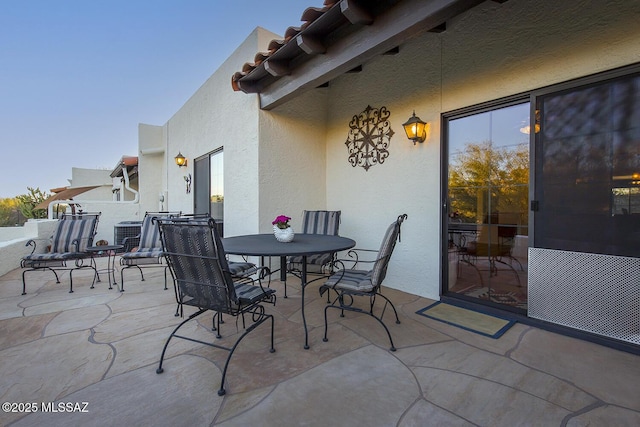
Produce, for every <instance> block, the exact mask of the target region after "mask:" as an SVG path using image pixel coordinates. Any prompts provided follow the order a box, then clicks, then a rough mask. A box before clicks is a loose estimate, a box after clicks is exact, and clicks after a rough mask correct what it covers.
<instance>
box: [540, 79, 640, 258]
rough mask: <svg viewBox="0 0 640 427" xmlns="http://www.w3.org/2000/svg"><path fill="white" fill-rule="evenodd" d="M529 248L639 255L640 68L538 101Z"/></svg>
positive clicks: (550, 94) (549, 95) (553, 93)
mask: <svg viewBox="0 0 640 427" xmlns="http://www.w3.org/2000/svg"><path fill="white" fill-rule="evenodd" d="M536 108H537V110H539V112H540V127H541V129H540V132H538V133H537V134H536V151H535V153H536V187H535V188H536V191H535V197H534V199H535V202H536V203H537V206H538V211H537V212H536V214H535V223H534V225H535V242H536V247H540V248H549V249H560V250H567V251H575V252H589V253H598V254H606V255H620V256H632V257H638V256H640V73H637V72H636V73H635V74H631V75H626V76H622V77H618V78H615V79H609V80H605V81H600V82H597V83H593V84H589V85H583V86H578V87H572V88H569V89H565V90H563V91H558V90H556V91H555V92H552V93H548V94H542V95H540V96H538V98H537V104H536Z"/></svg>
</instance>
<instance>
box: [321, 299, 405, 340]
mask: <svg viewBox="0 0 640 427" xmlns="http://www.w3.org/2000/svg"><path fill="white" fill-rule="evenodd" d="M379 295H380V296H381V297H382V298H384V299H385V300H386V301H388V302H389V304H391V307H392V308H393V311H394V312H395V313H396V323H400V320H399V319H398V313H397V312H396V309H395V307H394V306H393V304H392V303H391V301H389V299H388V298H387V297H385V296H384V295H381V294H379ZM349 296H351V295H349ZM351 298H352V301H353V296H351ZM336 301H340V306H336V305H333V304H332V305H327V306H325V308H324V338H322V341H324V342H327V341H329V338H328V337H327V330H328V321H327V310H328V309H329V308H335V309H339V310H340V313H341V314H340V316H341V317H344V310H347V311H353V312H355V313H364V314H367V315H369V316H371V317H373V318H374V319H376V320H377V321H378V323H380V324H381V325H382V327H383V328H384V330H385V332H386V333H387V337H389V343H390V344H391V347H390V348H389V350H391V351H396V346H395V345H394V344H393V338H391V332H390V331H389V328H387V325H385V324H384V322H383V321H382V319H380V318H379V317H378V316H376V315H375V314H373V312H372V311H367V310H362V309H360V308H356V307H351V306H346V305H344V299H343V298H341V297H338V298H337V299H336V300H335V301H334V304H335V302H336Z"/></svg>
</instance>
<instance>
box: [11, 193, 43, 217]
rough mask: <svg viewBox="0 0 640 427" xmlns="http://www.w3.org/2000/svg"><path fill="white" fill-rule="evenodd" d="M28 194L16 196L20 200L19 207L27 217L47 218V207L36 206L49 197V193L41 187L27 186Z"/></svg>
mask: <svg viewBox="0 0 640 427" xmlns="http://www.w3.org/2000/svg"><path fill="white" fill-rule="evenodd" d="M27 190H28V191H29V193H28V194H22V195H20V196H16V200H18V209H19V210H20V212H21V213H22V215H24V217H25V218H46V217H47V210H46V209H36V208H35V207H36V206H37V205H38V204H40V203H42V202H44V201H45V200H46V199H48V198H49V194H47V193H46V192H44V191H42V190H40V188H35V189H34V188H31V187H27Z"/></svg>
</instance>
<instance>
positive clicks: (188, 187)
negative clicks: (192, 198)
mask: <svg viewBox="0 0 640 427" xmlns="http://www.w3.org/2000/svg"><path fill="white" fill-rule="evenodd" d="M184 182H185V185H186V186H187V188H186V190H187V194H189V193H191V174H188V175H185V176H184Z"/></svg>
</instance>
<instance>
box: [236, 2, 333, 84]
mask: <svg viewBox="0 0 640 427" xmlns="http://www.w3.org/2000/svg"><path fill="white" fill-rule="evenodd" d="M339 1H340V0H325V1H324V3H323V6H324V7H321V8H320V7H308V8H307V9H305V11H304V12H303V13H302V16H301V17H300V21H302V24H301V25H300V26H299V27H295V26H291V27H289V28H287V30H286V31H285V33H284V39H283V40H279V39H274V40H271V42H270V43H269V47H268V52H258V53H257V54H256V56H255V57H254V59H253V63H251V62H246V63H245V64H244V65H243V66H242V71H241V72H236V73H234V74H233V76H232V77H231V87H232V88H233V90H235V91H239V90H242V89H241V88H240V85H239V83H238V81H239V80H240V79H242V78H243V77H245V76H247V75H248V74H250V73H251V72H252V71H253V70H255V69H256V68H257V67H258V66H259V65H260V64H262V63H263V62H264V61H266V60H267V59H269V58H270V57H271V56H272V55H274V54H275V53H276V52H278V51H279V50H280V49H282V48H283V47H284V46H285V45H286V44H287V43H288V42H289V41H291V39H293V38H294V37H295V36H297V35H298V34H300V32H301V31H304V30H305V29H306V28H307V27H309V25H310V24H311V23H313V22H315V21H316V20H317V19H318V18H320V17H321V16H322V15H324V14H325V13H326V12H327V11H328V10H329V9H331V8H332V7H333V6H334V5H336V4H337V3H339Z"/></svg>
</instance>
